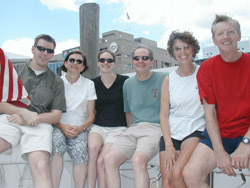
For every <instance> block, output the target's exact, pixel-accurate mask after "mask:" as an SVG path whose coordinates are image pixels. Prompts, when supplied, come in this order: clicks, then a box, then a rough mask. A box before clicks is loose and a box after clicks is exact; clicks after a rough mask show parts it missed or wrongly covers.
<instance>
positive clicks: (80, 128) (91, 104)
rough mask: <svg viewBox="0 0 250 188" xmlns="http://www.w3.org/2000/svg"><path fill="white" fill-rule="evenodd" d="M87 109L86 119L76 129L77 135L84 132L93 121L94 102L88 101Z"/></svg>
mask: <svg viewBox="0 0 250 188" xmlns="http://www.w3.org/2000/svg"><path fill="white" fill-rule="evenodd" d="M87 108H88V118H87V120H86V121H85V122H84V123H83V124H82V125H81V126H78V127H76V131H77V133H78V134H80V133H81V132H83V131H85V130H86V129H87V128H88V127H89V126H90V125H91V124H93V123H94V121H95V100H89V101H88V107H87Z"/></svg>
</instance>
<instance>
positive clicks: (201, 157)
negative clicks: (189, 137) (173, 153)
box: [183, 143, 216, 188]
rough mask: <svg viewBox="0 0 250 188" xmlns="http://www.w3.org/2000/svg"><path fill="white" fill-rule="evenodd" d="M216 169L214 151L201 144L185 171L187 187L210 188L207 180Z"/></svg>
mask: <svg viewBox="0 0 250 188" xmlns="http://www.w3.org/2000/svg"><path fill="white" fill-rule="evenodd" d="M215 167H216V161H215V156H214V151H213V150H212V149H210V148H209V147H208V146H206V145H204V144H202V143H199V144H198V145H197V147H196V149H195V150H194V152H193V155H192V157H191V158H190V160H189V162H188V163H187V165H186V166H185V167H184V170H183V176H184V180H185V182H186V184H187V186H188V187H190V188H209V186H208V184H207V182H206V179H207V176H208V174H209V173H210V172H211V171H212V170H213V169H214V168H215Z"/></svg>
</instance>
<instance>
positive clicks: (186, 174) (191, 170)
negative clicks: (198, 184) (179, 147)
mask: <svg viewBox="0 0 250 188" xmlns="http://www.w3.org/2000/svg"><path fill="white" fill-rule="evenodd" d="M196 172H197V171H196V170H195V167H193V166H192V165H186V166H185V167H184V169H183V172H182V176H183V178H184V181H185V183H186V184H187V186H188V187H192V185H194V184H195V180H196V179H198V176H199V174H197V173H196Z"/></svg>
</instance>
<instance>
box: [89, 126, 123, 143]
mask: <svg viewBox="0 0 250 188" xmlns="http://www.w3.org/2000/svg"><path fill="white" fill-rule="evenodd" d="M126 129H127V127H101V126H99V125H93V126H92V128H91V130H90V132H89V134H91V133H98V134H99V135H100V136H101V137H102V139H103V142H104V144H106V143H114V141H115V140H116V139H117V137H119V136H120V135H121V134H122V133H123V132H124V131H125V130H126Z"/></svg>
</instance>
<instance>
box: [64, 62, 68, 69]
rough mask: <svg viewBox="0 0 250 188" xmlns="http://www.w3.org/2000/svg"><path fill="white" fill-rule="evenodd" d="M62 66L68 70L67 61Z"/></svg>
mask: <svg viewBox="0 0 250 188" xmlns="http://www.w3.org/2000/svg"><path fill="white" fill-rule="evenodd" d="M63 64H64V66H65V67H66V69H68V67H67V66H68V64H67V61H64V63H63Z"/></svg>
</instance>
